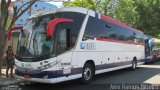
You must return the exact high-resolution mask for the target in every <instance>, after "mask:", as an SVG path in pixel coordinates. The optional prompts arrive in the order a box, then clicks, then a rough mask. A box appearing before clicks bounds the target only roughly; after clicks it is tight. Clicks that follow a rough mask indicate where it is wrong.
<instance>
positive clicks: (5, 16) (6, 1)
mask: <svg viewBox="0 0 160 90" xmlns="http://www.w3.org/2000/svg"><path fill="white" fill-rule="evenodd" d="M36 1H38V0H30V1H29V2H27V3H25V4H23V5H22V6H21V7H20V8H17V6H14V7H13V16H12V17H9V11H8V10H9V6H10V4H11V0H2V1H1V2H0V3H1V6H0V11H1V13H0V73H1V67H2V63H3V56H4V49H5V46H6V38H5V35H6V31H7V30H8V29H9V28H11V27H12V26H13V25H14V23H15V21H16V20H17V19H18V18H19V17H20V16H22V15H23V13H25V12H26V11H27V10H28V9H29V8H30V7H31V6H32V5H33V4H34V3H35V2H36ZM8 21H9V22H8Z"/></svg>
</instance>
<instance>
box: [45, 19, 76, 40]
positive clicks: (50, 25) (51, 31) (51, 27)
mask: <svg viewBox="0 0 160 90" xmlns="http://www.w3.org/2000/svg"><path fill="white" fill-rule="evenodd" d="M64 22H73V20H72V19H67V18H55V19H53V20H51V21H49V23H48V26H47V37H51V36H52V35H53V34H54V30H55V27H56V25H57V24H59V23H64Z"/></svg>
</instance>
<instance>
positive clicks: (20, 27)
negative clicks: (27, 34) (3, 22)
mask: <svg viewBox="0 0 160 90" xmlns="http://www.w3.org/2000/svg"><path fill="white" fill-rule="evenodd" d="M18 29H20V30H23V27H22V26H15V27H12V28H10V29H9V30H8V32H7V39H8V40H9V41H10V39H11V34H12V31H15V30H18Z"/></svg>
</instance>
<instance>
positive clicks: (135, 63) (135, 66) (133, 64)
mask: <svg viewBox="0 0 160 90" xmlns="http://www.w3.org/2000/svg"><path fill="white" fill-rule="evenodd" d="M136 68H137V61H136V60H135V59H134V60H133V61H132V67H131V70H132V71H134V70H136Z"/></svg>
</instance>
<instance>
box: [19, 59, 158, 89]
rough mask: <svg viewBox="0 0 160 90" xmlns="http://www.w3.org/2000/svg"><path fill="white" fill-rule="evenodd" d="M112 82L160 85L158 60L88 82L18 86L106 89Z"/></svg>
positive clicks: (22, 85)
mask: <svg viewBox="0 0 160 90" xmlns="http://www.w3.org/2000/svg"><path fill="white" fill-rule="evenodd" d="M112 84H113V85H114V84H124V85H125V84H132V85H134V84H139V85H140V84H147V85H151V84H154V85H155V84H159V85H160V62H156V63H153V64H147V65H140V66H138V68H137V70H135V71H131V70H130V69H122V70H117V71H112V72H108V73H104V74H99V75H96V76H95V77H94V80H93V81H92V82H91V83H89V84H81V83H80V82H79V80H72V81H66V82H62V83H58V84H41V83H28V84H26V83H24V84H23V83H22V84H21V85H19V88H20V90H108V88H110V86H111V85H112ZM113 90H117V89H113ZM157 90H158V89H157Z"/></svg>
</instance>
